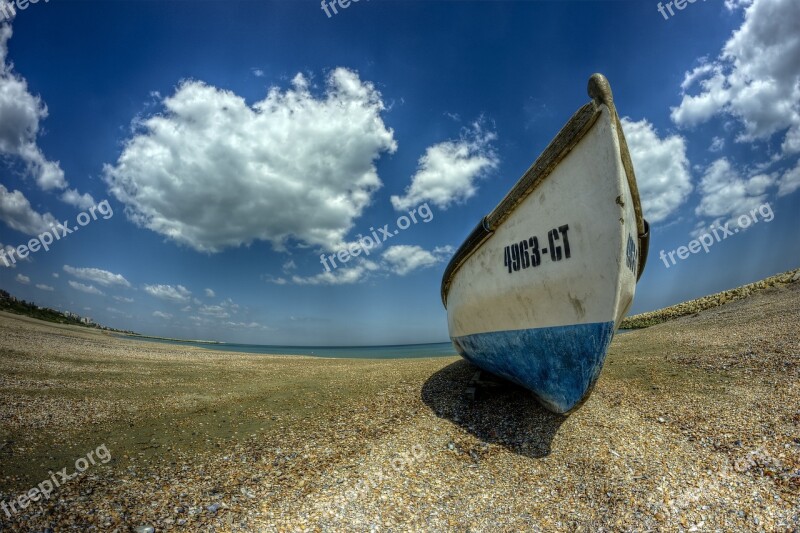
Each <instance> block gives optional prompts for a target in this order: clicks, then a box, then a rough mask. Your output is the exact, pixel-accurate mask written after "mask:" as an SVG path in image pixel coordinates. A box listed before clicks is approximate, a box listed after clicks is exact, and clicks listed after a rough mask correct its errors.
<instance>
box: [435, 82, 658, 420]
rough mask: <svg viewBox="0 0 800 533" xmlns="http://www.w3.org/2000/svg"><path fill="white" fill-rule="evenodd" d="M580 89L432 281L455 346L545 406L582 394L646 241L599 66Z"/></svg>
mask: <svg viewBox="0 0 800 533" xmlns="http://www.w3.org/2000/svg"><path fill="white" fill-rule="evenodd" d="M589 97H590V98H591V101H590V102H589V103H587V104H586V105H584V106H583V107H581V108H580V109H579V110H578V111H577V112H576V113H575V114H574V115H573V116H572V118H571V119H570V120H569V122H567V124H566V125H565V126H564V127H563V128H562V129H561V131H560V132H559V133H558V135H557V136H556V137H555V139H553V141H552V142H551V143H550V145H549V146H548V147H547V148H546V149H545V151H544V152H543V153H542V155H540V156H539V158H538V159H537V160H536V161H535V162H534V163H533V165H532V166H531V167H530V168H529V169H528V171H527V172H525V174H524V175H523V176H522V177H521V178H520V180H519V181H518V182H517V184H516V185H515V186H514V187H513V188H512V189H511V191H509V192H508V194H507V195H506V196H505V198H503V200H502V201H501V202H500V204H499V205H498V206H497V207H496V208H495V209H494V210H493V211H492V212H491V213H489V214H488V215H487V216H486V217H484V218H483V220H481V222H480V223H479V224H478V226H477V227H476V228H475V229H474V230H473V231H472V233H471V234H470V235H469V236H468V237H467V239H466V240H465V241H464V243H463V244H462V245H461V247H460V248H459V249H458V251H456V253H455V255H454V256H453V258H452V260H451V261H450V264H449V265H448V266H447V269H446V270H445V273H444V277H443V279H442V301H443V303H444V305H445V307H446V308H447V323H448V327H449V330H450V338H451V339H452V341H453V344H454V346H455V348H456V350H457V351H458V353H460V354H461V355H462V356H463V357H464V358H466V359H467V360H469V361H471V362H472V363H473V364H475V365H477V366H478V367H480V368H482V369H483V370H486V371H488V372H491V373H493V374H496V375H499V376H502V377H504V378H506V379H509V380H511V381H514V382H516V383H518V384H520V385H522V386H524V387H526V388H528V389H530V390H531V391H533V393H534V394H535V395H536V397H537V398H538V399H539V401H540V402H541V403H542V404H543V405H544V406H545V407H546V408H548V409H549V410H551V411H553V412H556V413H569V412H570V411H572V410H574V409H576V408H577V407H579V406H580V405H581V404H582V403H583V402H584V401H585V400H586V399H587V398H588V396H589V394H590V393H591V391H592V388H593V387H594V384H595V382H596V381H597V378H598V376H599V375H600V371H601V370H602V367H603V363H604V361H605V357H606V352H607V350H608V346H609V344H610V343H611V339H612V337H613V336H614V334H615V332H616V330H617V328H618V327H619V323H620V321H621V320H622V318H623V317H624V316H625V314H626V313H627V311H628V309H629V308H630V306H631V303H632V302H633V296H634V292H635V289H636V283H637V281H638V279H639V277H640V276H641V275H642V272H643V270H644V266H645V261H646V259H647V251H648V244H649V228H648V224H647V221H646V220H644V218H643V216H642V207H641V204H640V201H639V192H638V189H637V187H636V177H635V175H634V172H633V165H632V163H631V158H630V154H629V152H628V147H627V144H626V143H625V136H624V134H623V132H622V127H621V125H620V121H619V116H618V115H617V111H616V109H615V107H614V101H613V97H612V94H611V88H610V86H609V84H608V81H607V80H606V79H605V77H604V76H602V75H601V74H595V75H593V76H592V77H591V78H590V79H589Z"/></svg>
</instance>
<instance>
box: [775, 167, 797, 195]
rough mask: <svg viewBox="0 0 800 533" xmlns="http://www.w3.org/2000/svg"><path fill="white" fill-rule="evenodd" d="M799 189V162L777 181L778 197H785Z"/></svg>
mask: <svg viewBox="0 0 800 533" xmlns="http://www.w3.org/2000/svg"><path fill="white" fill-rule="evenodd" d="M797 189H800V161H798V162H797V165H795V167H794V168H792V169H789V170H787V171H786V172H785V173H784V174H783V176H781V178H780V179H779V180H778V196H786V195H787V194H791V193H793V192H794V191H796V190H797Z"/></svg>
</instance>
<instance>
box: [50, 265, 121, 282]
mask: <svg viewBox="0 0 800 533" xmlns="http://www.w3.org/2000/svg"><path fill="white" fill-rule="evenodd" d="M64 272H66V273H67V274H69V275H71V276H73V277H76V278H78V279H84V280H88V281H93V282H95V283H97V284H98V285H102V286H104V287H111V286H112V285H120V286H122V287H130V286H131V284H130V283H129V282H128V280H127V279H125V278H124V277H123V276H122V275H121V274H114V273H113V272H109V271H108V270H101V269H99V268H75V267H72V266H69V265H64Z"/></svg>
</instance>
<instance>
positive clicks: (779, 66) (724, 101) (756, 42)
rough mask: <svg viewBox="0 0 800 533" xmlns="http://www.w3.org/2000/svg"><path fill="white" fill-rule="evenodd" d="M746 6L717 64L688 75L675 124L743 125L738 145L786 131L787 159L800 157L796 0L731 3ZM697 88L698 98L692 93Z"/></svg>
mask: <svg viewBox="0 0 800 533" xmlns="http://www.w3.org/2000/svg"><path fill="white" fill-rule="evenodd" d="M726 5H727V6H728V8H729V9H737V8H739V7H742V6H746V8H745V14H744V22H743V23H742V25H741V27H739V28H738V29H737V30H736V31H734V32H733V35H732V36H731V37H730V39H728V41H727V42H726V43H725V45H724V46H723V48H722V51H721V52H720V55H719V57H718V58H717V59H715V60H713V61H711V62H706V63H704V64H701V65H700V66H698V67H697V68H695V69H693V70H692V71H691V72H687V73H686V76H685V79H684V83H683V85H682V88H683V98H682V100H681V103H680V105H678V106H677V107H674V108H673V109H672V114H671V116H672V120H673V121H674V122H675V124H677V125H679V126H684V127H689V126H693V125H695V124H699V123H702V122H705V121H707V120H709V119H710V118H711V117H713V116H715V115H721V116H731V117H734V118H735V119H737V120H738V122H739V123H740V124H741V126H742V131H741V132H740V133H739V135H738V136H737V138H736V140H737V141H738V142H746V141H752V140H756V139H768V138H770V137H771V136H772V135H773V134H775V133H777V132H783V131H785V132H786V133H785V135H784V137H783V142H782V150H783V152H784V154H790V153H797V152H800V69H798V68H797V65H798V64H800V39H799V38H798V32H797V26H798V21H799V20H800V2H798V1H797V0H755V1H749V0H748V1H737V0H727V1H726ZM695 85H698V86H699V91H698V92H697V93H696V94H689V92H688V91H689V90H690V89H691V88H692V87H694V86H695Z"/></svg>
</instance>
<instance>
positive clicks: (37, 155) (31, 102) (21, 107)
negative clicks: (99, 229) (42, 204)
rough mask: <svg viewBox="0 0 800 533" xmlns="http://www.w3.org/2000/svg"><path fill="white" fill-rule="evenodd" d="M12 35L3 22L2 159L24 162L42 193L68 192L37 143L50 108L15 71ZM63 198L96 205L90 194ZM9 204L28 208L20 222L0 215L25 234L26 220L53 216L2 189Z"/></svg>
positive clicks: (78, 204) (82, 206)
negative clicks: (10, 45) (10, 43)
mask: <svg viewBox="0 0 800 533" xmlns="http://www.w3.org/2000/svg"><path fill="white" fill-rule="evenodd" d="M12 33H13V32H12V29H11V25H10V24H9V23H6V22H2V23H0V156H10V157H14V158H18V159H19V160H20V161H22V163H23V164H24V166H25V170H26V172H27V174H28V175H30V176H31V177H33V179H34V181H35V182H36V184H37V185H38V186H39V188H41V189H42V190H44V191H52V190H63V189H66V188H67V186H68V183H67V180H66V179H64V171H63V170H61V166H60V164H59V162H58V161H49V160H48V159H47V158H46V157H45V156H44V154H43V153H42V150H41V149H40V148H39V146H38V144H37V137H38V136H39V132H40V122H41V121H43V120H44V119H45V118H47V114H48V111H47V106H46V105H45V103H44V102H43V101H42V99H41V98H40V97H39V96H35V95H33V94H31V93H30V91H29V90H28V83H27V81H26V80H25V78H23V77H21V76H20V75H18V74H17V73H16V72H14V66H13V65H12V64H11V63H10V62H9V61H8V41H9V39H11V36H12ZM9 197H10V198H9ZM61 199H62V200H63V201H64V202H66V203H68V204H71V205H73V206H76V207H78V208H80V209H85V208H87V207H89V206H91V205H94V200H93V199H92V197H91V195H89V194H83V195H82V194H80V193H79V192H78V191H77V190H75V189H69V190H67V191H65V192H64V193H63V194H62V196H61ZM8 201H13V202H14V203H15V204H17V205H22V204H24V205H27V206H28V210H29V212H27V213H17V214H21V215H22V216H23V219H21V221H16V220H15V219H13V218H11V219H9V218H8V217H7V216H6V215H7V214H6V213H5V211H3V212H2V213H0V219H2V220H3V221H4V222H6V224H8V225H9V226H10V227H12V228H14V229H16V230H18V231H22V232H23V233H27V234H29V235H30V234H32V232H30V231H26V230H27V229H30V226H29V223H30V221H29V220H27V219H30V218H31V217H35V216H38V217H40V218H41V217H48V216H50V215H39V214H38V213H36V212H35V211H33V210H31V209H30V204H29V203H28V200H27V199H26V198H25V196H24V195H23V194H22V193H21V192H20V191H14V192H13V193H9V192H8V190H6V188H5V187H3V188H2V190H0V202H2V203H3V204H5V203H6V202H8ZM89 202H91V203H89ZM26 220H27V221H26ZM20 227H22V228H23V229H20Z"/></svg>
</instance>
